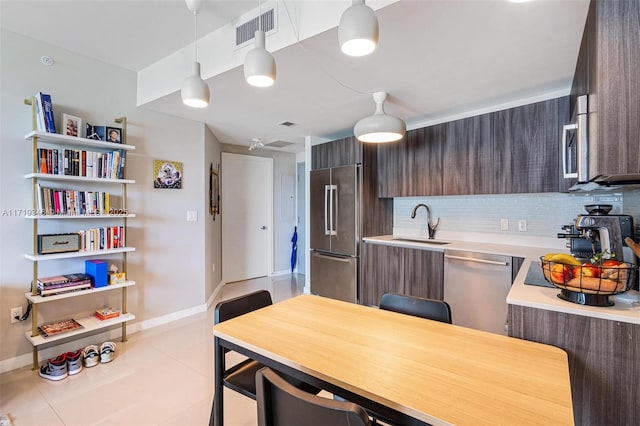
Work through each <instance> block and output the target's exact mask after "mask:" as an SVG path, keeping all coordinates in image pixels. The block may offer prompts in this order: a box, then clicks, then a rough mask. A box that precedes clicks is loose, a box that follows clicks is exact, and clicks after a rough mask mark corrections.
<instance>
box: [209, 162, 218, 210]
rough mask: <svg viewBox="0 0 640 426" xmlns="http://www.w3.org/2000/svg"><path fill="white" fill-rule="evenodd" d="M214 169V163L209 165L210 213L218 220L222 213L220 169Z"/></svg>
mask: <svg viewBox="0 0 640 426" xmlns="http://www.w3.org/2000/svg"><path fill="white" fill-rule="evenodd" d="M219 168H220V167H219V166H218V167H217V168H215V169H214V167H213V163H211V165H210V166H209V214H210V215H211V216H213V220H216V215H217V214H220V170H219Z"/></svg>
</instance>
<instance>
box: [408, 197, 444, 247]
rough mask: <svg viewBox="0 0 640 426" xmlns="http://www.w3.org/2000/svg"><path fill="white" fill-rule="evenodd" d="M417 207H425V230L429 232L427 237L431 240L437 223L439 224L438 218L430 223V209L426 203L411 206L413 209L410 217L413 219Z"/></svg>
mask: <svg viewBox="0 0 640 426" xmlns="http://www.w3.org/2000/svg"><path fill="white" fill-rule="evenodd" d="M419 207H424V208H425V209H427V230H428V232H429V239H430V240H433V238H434V237H435V235H436V229H437V228H438V225H440V218H438V220H437V221H436V223H435V224H434V223H432V222H431V209H430V208H429V206H428V205H426V204H418V205H417V206H415V207H414V208H413V211H412V212H411V219H415V218H416V210H418V208H419Z"/></svg>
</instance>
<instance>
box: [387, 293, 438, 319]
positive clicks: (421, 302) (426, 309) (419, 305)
mask: <svg viewBox="0 0 640 426" xmlns="http://www.w3.org/2000/svg"><path fill="white" fill-rule="evenodd" d="M380 309H384V310H387V311H393V312H399V313H401V314H407V315H413V316H416V317H420V318H426V319H430V320H434V321H440V322H446V323H449V324H451V308H450V307H449V304H448V303H447V302H444V301H442V300H434V299H426V298H423V297H416V296H405V295H401V294H391V293H385V294H383V295H382V298H381V299H380Z"/></svg>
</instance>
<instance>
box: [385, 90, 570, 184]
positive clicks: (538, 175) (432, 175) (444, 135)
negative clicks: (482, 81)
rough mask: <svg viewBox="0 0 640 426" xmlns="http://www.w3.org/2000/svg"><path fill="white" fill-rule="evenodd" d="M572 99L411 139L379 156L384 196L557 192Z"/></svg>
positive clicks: (462, 121)
mask: <svg viewBox="0 0 640 426" xmlns="http://www.w3.org/2000/svg"><path fill="white" fill-rule="evenodd" d="M568 116H569V100H568V97H564V98H557V99H550V100H547V101H543V102H538V103H534V104H530V105H525V106H521V107H516V108H511V109H508V110H503V111H498V112H495V113H490V114H483V115H478V116H475V117H469V118H464V119H460V120H456V121H451V122H448V123H443V124H438V125H434V126H430V127H425V128H422V129H416V130H411V131H409V132H407V136H406V138H405V140H403V141H401V142H397V143H394V144H389V145H382V146H380V147H379V148H378V168H377V170H378V196H379V197H412V196H433V195H471V194H511V193H536V192H558V191H563V190H566V189H568V187H569V186H570V185H571V184H572V182H566V181H565V180H563V179H561V170H560V136H561V134H560V128H561V124H564V123H566V122H567V121H568Z"/></svg>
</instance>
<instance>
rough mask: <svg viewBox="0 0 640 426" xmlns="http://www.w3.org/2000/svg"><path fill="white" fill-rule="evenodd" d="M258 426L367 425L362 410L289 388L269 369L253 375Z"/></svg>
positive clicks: (365, 413) (345, 403) (351, 404)
mask: <svg viewBox="0 0 640 426" xmlns="http://www.w3.org/2000/svg"><path fill="white" fill-rule="evenodd" d="M256 391H257V395H256V396H257V402H258V426H300V425H305V426H326V425H331V426H368V425H370V424H371V423H370V421H369V416H368V415H367V412H366V411H365V410H364V408H362V407H360V406H359V405H356V404H354V403H352V402H348V401H336V400H333V399H329V398H323V397H320V396H316V395H313V394H310V393H307V392H304V391H301V390H300V389H298V388H296V387H294V386H292V385H290V384H289V383H287V382H286V381H285V380H284V379H283V378H282V377H280V376H279V375H278V374H276V373H275V372H274V371H273V370H271V369H270V368H268V367H265V368H262V369H260V370H258V372H257V373H256Z"/></svg>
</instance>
